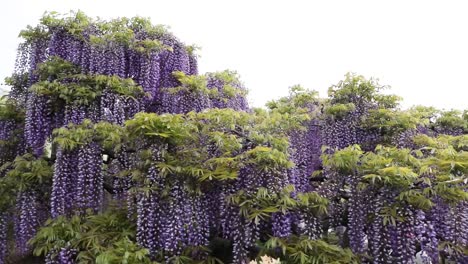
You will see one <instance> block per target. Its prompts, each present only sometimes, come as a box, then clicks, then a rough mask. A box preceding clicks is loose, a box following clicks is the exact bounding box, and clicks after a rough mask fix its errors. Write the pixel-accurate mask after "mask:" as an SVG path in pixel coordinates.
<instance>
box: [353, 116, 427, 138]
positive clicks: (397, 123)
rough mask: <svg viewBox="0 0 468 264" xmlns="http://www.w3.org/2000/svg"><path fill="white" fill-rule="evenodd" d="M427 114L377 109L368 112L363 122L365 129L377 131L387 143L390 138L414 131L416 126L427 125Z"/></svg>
mask: <svg viewBox="0 0 468 264" xmlns="http://www.w3.org/2000/svg"><path fill="white" fill-rule="evenodd" d="M426 114H427V113H424V112H419V111H418V110H415V109H411V110H408V111H400V110H395V109H387V108H379V109H373V110H370V111H369V114H368V115H367V116H366V117H365V119H364V120H363V125H362V126H363V127H364V128H366V129H379V131H380V132H381V134H382V135H384V136H385V137H386V140H387V142H388V141H389V139H391V137H392V136H394V135H397V134H398V133H401V132H404V131H406V130H409V129H415V128H417V126H418V125H425V124H428V122H429V119H427V118H426V116H425V115H426Z"/></svg>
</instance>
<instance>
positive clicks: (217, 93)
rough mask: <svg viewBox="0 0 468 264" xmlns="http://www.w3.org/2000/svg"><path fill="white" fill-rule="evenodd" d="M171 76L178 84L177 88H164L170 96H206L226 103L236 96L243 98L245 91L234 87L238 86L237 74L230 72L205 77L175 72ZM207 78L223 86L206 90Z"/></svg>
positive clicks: (210, 74)
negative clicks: (184, 94) (180, 94)
mask: <svg viewBox="0 0 468 264" xmlns="http://www.w3.org/2000/svg"><path fill="white" fill-rule="evenodd" d="M172 75H173V76H174V77H175V78H176V79H177V80H178V81H179V82H180V84H181V85H180V86H178V87H166V88H164V89H165V90H167V91H168V92H169V93H171V94H177V93H180V92H183V93H187V94H199V95H206V96H208V97H209V98H211V99H219V100H223V101H225V102H227V101H228V100H229V99H231V98H234V97H236V96H245V95H246V94H247V90H245V89H242V88H237V87H236V85H238V84H240V82H239V80H238V79H237V78H238V77H237V74H236V73H235V72H231V71H228V70H226V71H223V72H216V73H207V74H206V75H186V74H185V73H184V72H181V71H175V72H173V73H172ZM207 78H217V79H218V80H221V81H222V82H223V83H224V85H223V86H222V87H221V88H220V89H217V88H208V87H207Z"/></svg>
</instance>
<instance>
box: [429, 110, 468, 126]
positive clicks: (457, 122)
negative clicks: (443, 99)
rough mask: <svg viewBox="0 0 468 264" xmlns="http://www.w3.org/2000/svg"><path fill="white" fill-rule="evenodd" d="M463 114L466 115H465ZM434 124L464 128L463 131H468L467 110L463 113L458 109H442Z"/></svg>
mask: <svg viewBox="0 0 468 264" xmlns="http://www.w3.org/2000/svg"><path fill="white" fill-rule="evenodd" d="M463 115H465V117H464V116H463ZM434 125H435V126H437V127H441V128H448V129H450V128H455V129H457V128H459V129H462V131H467V130H468V121H467V119H466V112H465V113H462V112H461V111H458V110H450V111H440V113H439V117H438V118H437V120H436V122H435V124H434Z"/></svg>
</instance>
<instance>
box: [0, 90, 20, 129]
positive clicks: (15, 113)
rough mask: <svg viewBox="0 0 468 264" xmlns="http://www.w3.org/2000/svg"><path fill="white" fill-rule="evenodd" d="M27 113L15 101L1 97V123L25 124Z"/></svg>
mask: <svg viewBox="0 0 468 264" xmlns="http://www.w3.org/2000/svg"><path fill="white" fill-rule="evenodd" d="M24 117H25V111H24V109H23V108H21V107H20V106H19V105H18V104H17V103H16V102H15V101H13V100H11V99H8V97H6V96H2V97H0V121H2V120H4V121H6V120H13V121H15V122H18V123H21V122H24Z"/></svg>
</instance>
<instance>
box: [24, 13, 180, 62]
mask: <svg viewBox="0 0 468 264" xmlns="http://www.w3.org/2000/svg"><path fill="white" fill-rule="evenodd" d="M91 28H93V29H94V30H90V29H91ZM55 30H64V31H66V32H67V33H69V34H70V35H72V36H73V37H75V38H77V39H80V40H82V41H86V42H89V43H91V44H92V45H95V46H97V47H100V48H103V49H107V48H110V47H112V46H114V45H115V43H119V44H121V45H124V46H127V47H129V48H131V49H133V50H135V51H136V52H139V53H141V54H146V55H150V54H151V53H153V52H155V53H158V52H161V51H163V50H169V51H172V48H171V47H168V46H166V45H164V44H163V43H162V42H161V41H159V40H157V39H155V38H160V37H161V36H164V35H170V34H169V33H168V31H167V28H166V27H164V26H162V25H156V26H154V25H152V24H151V21H150V20H149V19H148V18H142V17H133V18H125V17H123V18H118V19H113V20H110V21H104V20H100V19H93V18H90V17H88V16H86V15H85V14H84V13H83V12H81V11H77V12H74V11H71V12H70V14H65V15H60V14H59V13H57V12H46V13H45V14H44V15H43V17H42V18H41V20H40V24H39V25H38V26H36V27H31V26H28V27H27V28H26V29H25V30H22V31H21V33H20V35H19V36H20V37H22V38H23V39H24V40H25V41H26V43H33V42H35V41H37V40H40V39H48V38H50V36H51V33H52V32H54V31H55ZM142 31H144V32H145V33H146V34H147V35H148V38H146V39H139V38H137V36H136V34H137V33H139V32H142ZM85 33H91V34H85ZM85 36H87V37H85Z"/></svg>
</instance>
